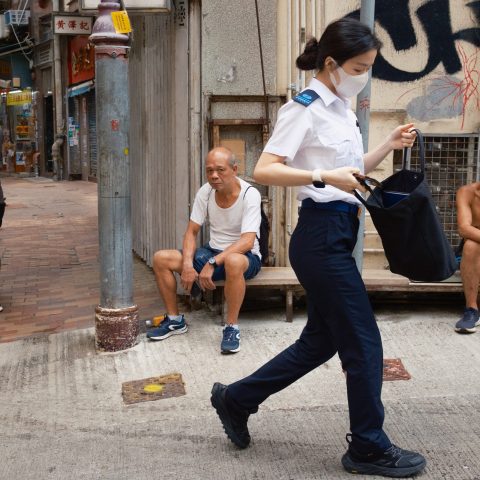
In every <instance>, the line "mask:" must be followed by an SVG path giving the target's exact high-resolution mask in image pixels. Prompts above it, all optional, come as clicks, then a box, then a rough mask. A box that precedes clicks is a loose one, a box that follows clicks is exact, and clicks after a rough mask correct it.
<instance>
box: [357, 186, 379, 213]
mask: <svg viewBox="0 0 480 480" xmlns="http://www.w3.org/2000/svg"><path fill="white" fill-rule="evenodd" d="M362 185H363V186H364V187H365V188H366V189H367V191H368V193H369V194H370V196H371V197H372V198H374V199H375V201H376V202H377V205H378V206H379V207H380V208H382V204H381V203H380V202H379V201H378V198H377V196H376V195H375V193H374V191H373V189H372V187H371V186H370V185H369V184H368V183H362ZM353 194H354V195H355V197H356V198H357V200H360V202H362V203H363V205H364V206H365V207H367V201H366V200H365V199H364V198H363V196H362V195H361V194H360V193H358V192H357V190H354V191H353Z"/></svg>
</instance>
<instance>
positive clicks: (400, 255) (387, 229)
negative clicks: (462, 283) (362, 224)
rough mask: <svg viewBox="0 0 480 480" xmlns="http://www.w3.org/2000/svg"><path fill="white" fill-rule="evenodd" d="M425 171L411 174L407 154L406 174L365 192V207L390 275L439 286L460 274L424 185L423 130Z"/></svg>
mask: <svg viewBox="0 0 480 480" xmlns="http://www.w3.org/2000/svg"><path fill="white" fill-rule="evenodd" d="M415 131H416V132H417V141H418V143H419V150H420V168H421V170H420V171H419V172H418V171H413V170H407V169H406V165H405V157H406V152H407V149H405V150H404V156H403V166H402V170H400V171H399V172H397V173H395V174H393V175H392V176H390V177H388V178H387V179H386V180H384V181H383V182H381V186H377V187H375V189H373V190H372V189H371V187H370V186H368V184H367V185H366V188H367V190H369V191H370V196H369V197H368V198H367V199H366V200H365V199H364V198H363V197H362V196H361V195H360V194H358V193H357V192H355V196H356V197H357V198H358V199H359V200H360V201H361V202H362V203H363V204H364V205H365V207H366V209H367V210H368V211H369V213H370V216H371V218H372V221H373V224H374V225H375V228H376V229H377V232H378V234H379V235H380V238H381V240H382V244H383V249H384V251H385V256H386V257H387V260H388V263H389V266H390V270H391V271H392V272H393V273H397V274H399V275H403V276H405V277H407V278H409V279H411V280H416V281H422V282H437V281H441V280H445V279H446V278H448V277H450V276H452V275H453V274H454V273H455V271H456V269H457V262H456V259H455V255H454V253H453V249H452V247H451V245H450V244H449V242H448V240H447V238H446V236H445V232H444V230H443V227H442V225H441V223H440V218H439V216H438V213H437V210H436V208H435V203H434V201H433V198H432V195H431V193H430V188H429V187H428V184H427V181H426V180H425V147H424V142H423V136H422V134H421V132H420V131H419V130H415Z"/></svg>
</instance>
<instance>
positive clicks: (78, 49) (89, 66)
mask: <svg viewBox="0 0 480 480" xmlns="http://www.w3.org/2000/svg"><path fill="white" fill-rule="evenodd" d="M68 51H69V59H68V75H69V82H68V88H67V109H66V111H67V175H68V177H67V178H68V179H70V180H89V181H96V178H97V137H96V115H95V84H94V79H95V56H94V48H93V45H91V44H90V43H89V41H88V36H86V35H77V36H74V37H72V38H71V39H69V46H68Z"/></svg>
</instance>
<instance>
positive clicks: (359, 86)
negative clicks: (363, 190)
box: [330, 65, 368, 98]
mask: <svg viewBox="0 0 480 480" xmlns="http://www.w3.org/2000/svg"><path fill="white" fill-rule="evenodd" d="M337 73H338V76H339V77H340V81H339V82H337V80H336V79H335V75H334V74H333V73H330V80H331V81H332V83H333V85H334V86H335V89H336V90H337V93H338V94H339V95H341V96H342V97H345V98H350V97H354V96H355V95H357V94H359V93H360V92H361V91H362V90H363V87H365V85H366V84H367V82H368V72H365V73H362V74H361V75H349V74H348V73H347V72H346V71H345V70H344V69H343V68H342V67H341V66H340V65H339V66H338V67H337Z"/></svg>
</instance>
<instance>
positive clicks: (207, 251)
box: [180, 243, 262, 282]
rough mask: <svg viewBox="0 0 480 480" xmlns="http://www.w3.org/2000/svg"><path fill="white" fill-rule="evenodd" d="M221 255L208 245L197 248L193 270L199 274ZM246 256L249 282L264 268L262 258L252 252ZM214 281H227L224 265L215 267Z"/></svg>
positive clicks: (245, 273)
mask: <svg viewBox="0 0 480 480" xmlns="http://www.w3.org/2000/svg"><path fill="white" fill-rule="evenodd" d="M180 251H181V250H180ZM219 253H221V250H216V249H215V248H211V247H210V245H209V244H208V243H207V244H206V245H204V246H203V247H200V248H197V249H196V250H195V255H194V257H193V268H194V269H195V271H196V272H197V273H200V272H201V271H202V268H203V267H204V266H205V264H206V263H207V262H208V259H209V258H211V257H214V256H215V255H218V254H219ZM244 255H245V256H246V257H247V259H248V268H247V269H246V270H245V272H244V274H243V276H244V278H245V280H248V279H249V278H253V277H254V276H255V275H257V273H258V272H259V271H260V269H261V268H262V262H261V260H260V257H258V256H257V255H254V254H253V253H252V252H247V253H244ZM212 280H213V281H214V282H215V281H217V280H225V267H224V266H223V265H218V266H217V267H215V270H214V271H213V276H212Z"/></svg>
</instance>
